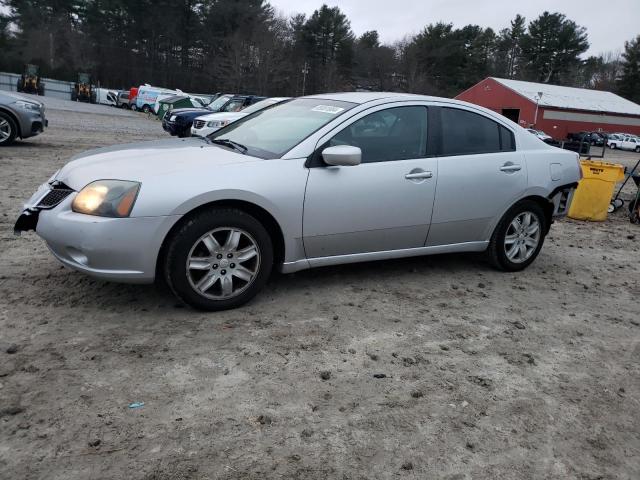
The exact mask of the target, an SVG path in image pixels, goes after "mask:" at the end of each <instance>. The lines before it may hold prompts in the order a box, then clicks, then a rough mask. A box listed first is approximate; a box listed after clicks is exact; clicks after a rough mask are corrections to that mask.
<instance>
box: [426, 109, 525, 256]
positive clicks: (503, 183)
mask: <svg viewBox="0 0 640 480" xmlns="http://www.w3.org/2000/svg"><path fill="white" fill-rule="evenodd" d="M438 112H439V122H438V125H439V127H440V132H439V135H438V137H439V145H438V148H437V151H438V154H437V155H438V185H437V188H436V198H435V203H434V207H433V218H432V220H431V229H430V230H429V236H428V238H427V245H428V246H433V245H449V244H456V243H465V242H476V241H483V240H487V239H488V238H489V236H490V228H491V227H492V225H493V224H494V223H495V222H494V219H495V218H496V216H497V215H500V214H501V213H502V212H503V211H504V210H505V209H506V208H507V207H508V206H509V205H510V204H512V203H513V202H514V201H515V200H516V199H517V198H519V196H520V195H521V194H522V192H523V191H524V190H525V189H526V187H527V168H526V164H525V161H524V156H523V155H522V154H521V153H519V152H517V151H516V145H515V136H514V133H513V132H512V131H511V130H510V129H509V128H507V127H506V126H504V125H502V124H500V123H498V122H496V121H495V120H493V119H491V118H490V117H488V116H485V115H483V114H480V113H478V112H476V111H472V110H471V109H466V108H464V107H441V108H439V109H438Z"/></svg>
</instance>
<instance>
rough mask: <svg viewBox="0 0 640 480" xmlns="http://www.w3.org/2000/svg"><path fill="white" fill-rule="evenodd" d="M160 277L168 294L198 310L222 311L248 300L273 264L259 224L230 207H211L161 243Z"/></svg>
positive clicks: (268, 240)
mask: <svg viewBox="0 0 640 480" xmlns="http://www.w3.org/2000/svg"><path fill="white" fill-rule="evenodd" d="M165 248H166V253H165V255H164V259H163V264H161V265H163V272H162V273H163V274H164V279H165V280H166V283H167V285H168V286H169V287H170V288H171V290H172V291H173V293H174V294H175V295H176V296H177V297H178V298H180V299H181V300H182V301H184V302H185V303H188V304H189V305H191V306H192V307H194V308H198V309H201V310H211V311H214V310H226V309H229V308H235V307H238V306H240V305H242V304H244V303H246V302H248V301H249V300H251V299H252V298H253V297H254V296H255V295H256V294H257V293H258V292H259V291H260V289H262V287H263V286H264V284H265V283H266V281H267V279H268V278H269V275H270V273H271V268H272V266H273V244H272V242H271V237H270V236H269V233H268V232H267V230H266V229H265V228H264V226H263V225H262V224H261V223H260V222H259V221H258V220H257V219H255V218H254V217H253V216H251V215H249V214H248V213H245V212H244V211H242V210H238V209H235V208H212V209H210V210H207V211H201V212H199V213H197V214H195V215H192V216H190V217H188V218H186V219H185V220H184V222H183V223H182V225H181V226H180V228H179V229H178V230H177V231H176V232H174V233H173V234H172V235H171V236H170V237H169V238H168V239H167V244H166V247H165Z"/></svg>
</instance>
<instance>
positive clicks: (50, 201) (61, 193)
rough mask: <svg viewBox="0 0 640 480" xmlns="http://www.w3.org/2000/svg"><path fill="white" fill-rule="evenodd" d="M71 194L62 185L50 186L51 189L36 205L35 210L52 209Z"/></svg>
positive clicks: (70, 191) (67, 188)
mask: <svg viewBox="0 0 640 480" xmlns="http://www.w3.org/2000/svg"><path fill="white" fill-rule="evenodd" d="M72 193H73V190H72V189H70V188H69V187H67V186H66V185H65V184H64V183H58V184H54V185H52V189H51V191H50V192H49V193H47V194H46V195H45V196H44V197H42V199H41V200H40V201H39V202H38V205H36V207H37V208H43V209H47V208H53V207H55V206H56V205H58V204H59V203H60V202H62V201H63V200H64V199H65V198H67V197H68V196H69V195H71V194H72Z"/></svg>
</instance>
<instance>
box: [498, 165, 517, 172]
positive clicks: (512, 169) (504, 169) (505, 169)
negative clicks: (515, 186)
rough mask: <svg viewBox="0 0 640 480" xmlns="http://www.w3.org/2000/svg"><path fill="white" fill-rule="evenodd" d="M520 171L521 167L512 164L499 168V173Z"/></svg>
mask: <svg viewBox="0 0 640 480" xmlns="http://www.w3.org/2000/svg"><path fill="white" fill-rule="evenodd" d="M520 170H522V167H521V166H520V165H516V164H514V163H505V164H504V165H502V166H501V167H500V171H501V172H518V171H520Z"/></svg>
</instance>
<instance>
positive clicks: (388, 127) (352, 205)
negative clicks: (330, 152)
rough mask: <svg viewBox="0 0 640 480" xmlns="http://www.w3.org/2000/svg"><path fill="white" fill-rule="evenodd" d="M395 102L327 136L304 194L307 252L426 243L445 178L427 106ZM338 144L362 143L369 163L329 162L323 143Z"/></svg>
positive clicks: (334, 252) (324, 253) (342, 251)
mask: <svg viewBox="0 0 640 480" xmlns="http://www.w3.org/2000/svg"><path fill="white" fill-rule="evenodd" d="M394 105H396V106H394V107H392V108H389V107H388V106H386V107H376V108H374V109H371V110H368V111H366V112H363V113H360V114H359V115H357V116H356V117H354V119H352V120H351V121H350V124H349V125H347V126H346V127H344V126H340V127H338V128H337V129H336V130H334V132H332V133H330V134H329V135H327V136H326V137H324V138H323V139H322V140H321V141H320V142H319V145H320V147H319V148H318V151H317V152H316V154H315V155H314V158H315V159H316V161H315V163H314V162H312V163H311V165H310V168H309V176H308V180H307V189H306V193H305V201H304V216H303V241H304V248H305V252H306V255H307V258H309V259H312V258H319V257H331V256H338V255H352V254H359V253H369V252H382V251H389V250H399V249H409V248H417V247H422V246H424V244H425V240H426V237H427V234H428V231H429V224H430V221H431V212H432V208H433V201H434V196H435V186H436V178H437V160H436V159H435V158H434V157H431V156H430V154H429V153H428V152H429V150H428V145H427V144H428V141H427V133H428V126H427V120H428V115H427V107H426V106H425V105H416V104H406V105H403V104H400V106H397V105H398V104H394ZM335 145H351V146H355V147H359V148H360V149H361V151H362V161H361V164H360V165H355V166H340V167H337V166H329V165H327V164H325V163H324V162H323V161H322V159H321V152H322V150H323V149H324V148H327V147H330V146H335Z"/></svg>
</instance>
